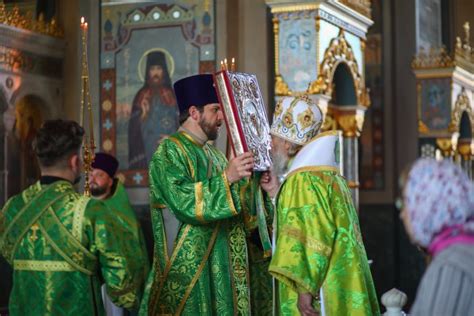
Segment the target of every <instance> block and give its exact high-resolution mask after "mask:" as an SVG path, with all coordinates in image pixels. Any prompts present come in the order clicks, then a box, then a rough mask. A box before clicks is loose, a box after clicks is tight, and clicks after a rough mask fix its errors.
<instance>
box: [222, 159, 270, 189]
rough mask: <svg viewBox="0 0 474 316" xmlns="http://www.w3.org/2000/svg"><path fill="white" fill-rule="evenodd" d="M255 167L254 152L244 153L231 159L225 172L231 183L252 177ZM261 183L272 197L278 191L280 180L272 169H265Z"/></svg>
mask: <svg viewBox="0 0 474 316" xmlns="http://www.w3.org/2000/svg"><path fill="white" fill-rule="evenodd" d="M253 167H254V160H253V154H252V153H251V152H246V153H243V154H241V155H239V156H237V157H234V158H232V159H231V160H230V161H229V164H228V166H227V169H226V170H225V174H226V176H227V181H229V183H231V184H232V183H234V182H237V181H239V180H240V179H243V178H246V177H250V176H251V175H252V170H253ZM260 185H261V187H262V189H263V190H265V191H266V192H267V193H268V195H269V196H270V197H275V195H276V194H277V192H278V186H279V183H278V180H277V177H276V176H275V174H274V173H273V171H272V170H269V171H265V172H264V173H263V174H262V178H261V179H260Z"/></svg>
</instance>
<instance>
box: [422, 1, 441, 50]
mask: <svg viewBox="0 0 474 316" xmlns="http://www.w3.org/2000/svg"><path fill="white" fill-rule="evenodd" d="M441 37H442V25H441V0H417V1H416V45H417V51H418V50H419V49H421V48H423V49H424V50H425V51H427V50H429V49H430V48H431V47H434V48H439V47H441V44H442V41H441Z"/></svg>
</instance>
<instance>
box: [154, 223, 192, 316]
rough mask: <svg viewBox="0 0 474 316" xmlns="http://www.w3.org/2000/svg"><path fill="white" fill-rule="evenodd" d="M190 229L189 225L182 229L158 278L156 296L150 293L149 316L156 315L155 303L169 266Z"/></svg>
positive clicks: (169, 268)
mask: <svg viewBox="0 0 474 316" xmlns="http://www.w3.org/2000/svg"><path fill="white" fill-rule="evenodd" d="M191 227H192V226H191V225H186V227H185V228H184V231H183V234H182V235H181V238H180V239H179V241H178V243H177V244H176V247H174V249H173V253H172V254H171V259H170V260H169V261H168V262H167V263H166V267H165V271H164V272H163V275H162V276H158V278H159V279H160V282H159V285H158V288H157V291H156V295H152V294H153V292H152V293H150V302H149V309H150V311H151V315H155V314H156V313H155V311H156V309H155V307H156V303H157V301H158V299H159V298H160V295H161V291H162V290H163V286H164V285H165V281H166V278H167V277H168V274H169V272H170V270H171V265H172V264H173V262H174V260H175V259H176V257H177V255H178V252H179V250H180V249H181V247H182V246H183V243H184V241H185V240H186V237H187V236H188V233H189V230H190V229H191Z"/></svg>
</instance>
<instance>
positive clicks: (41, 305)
mask: <svg viewBox="0 0 474 316" xmlns="http://www.w3.org/2000/svg"><path fill="white" fill-rule="evenodd" d="M138 248H139V246H138V245H137V243H136V241H135V239H134V238H133V237H132V236H131V234H130V232H129V231H127V230H126V229H124V228H123V227H122V224H121V223H120V221H118V220H117V218H116V217H115V216H114V215H113V213H112V212H111V211H110V210H109V209H108V208H107V207H106V206H105V205H104V204H103V203H102V202H101V201H96V200H92V199H90V198H87V197H84V196H82V195H79V194H77V193H76V192H75V191H74V188H73V186H72V184H71V183H69V182H67V181H55V182H53V183H52V184H49V185H41V184H40V183H39V182H37V183H36V184H34V185H32V186H31V187H29V188H27V189H26V190H25V191H23V192H22V194H20V195H17V196H14V197H12V198H11V199H9V201H8V202H7V204H6V205H5V207H4V209H3V210H2V213H1V214H0V251H1V254H2V256H3V257H5V259H6V260H7V261H8V262H9V263H10V264H11V265H12V267H13V273H14V274H13V289H12V292H11V295H10V303H9V312H10V314H11V315H21V316H23V315H102V314H103V313H104V311H103V306H102V299H101V295H100V285H101V284H102V283H105V284H106V288H107V293H108V294H109V296H110V297H111V299H112V301H113V302H114V303H115V304H116V305H118V306H121V307H125V308H134V307H136V306H137V305H138V304H139V289H140V287H141V286H142V284H141V280H142V279H143V278H142V273H143V272H142V268H141V266H142V262H138V261H137V260H136V256H135V254H136V252H137V249H138Z"/></svg>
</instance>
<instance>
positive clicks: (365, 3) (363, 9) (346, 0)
mask: <svg viewBox="0 0 474 316" xmlns="http://www.w3.org/2000/svg"><path fill="white" fill-rule="evenodd" d="M339 2H341V3H343V4H345V5H346V6H348V7H349V8H351V9H353V10H355V11H357V12H359V13H360V14H362V15H365V16H366V17H368V18H369V19H370V18H371V17H372V14H371V9H370V0H339Z"/></svg>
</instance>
